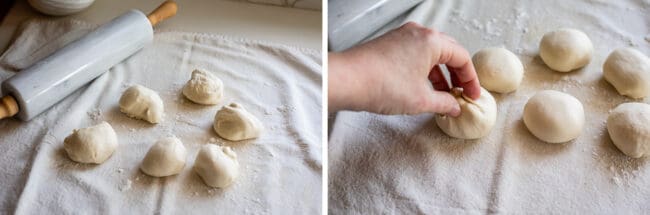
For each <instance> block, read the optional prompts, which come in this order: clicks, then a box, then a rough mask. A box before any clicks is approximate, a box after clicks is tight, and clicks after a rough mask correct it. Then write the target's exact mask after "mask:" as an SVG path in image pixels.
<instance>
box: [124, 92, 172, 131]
mask: <svg viewBox="0 0 650 215" xmlns="http://www.w3.org/2000/svg"><path fill="white" fill-rule="evenodd" d="M120 111H122V113H125V114H126V115H127V116H129V117H133V118H136V119H142V120H146V121H147V122H150V123H159V122H161V121H162V119H163V102H162V99H160V96H158V93H156V91H153V90H151V89H149V88H146V87H143V86H140V85H134V86H132V87H129V89H127V90H126V91H124V93H123V94H122V98H120Z"/></svg>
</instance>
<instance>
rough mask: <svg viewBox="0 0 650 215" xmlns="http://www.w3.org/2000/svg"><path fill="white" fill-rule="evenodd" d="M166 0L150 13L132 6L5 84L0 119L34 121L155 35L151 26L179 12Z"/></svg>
mask: <svg viewBox="0 0 650 215" xmlns="http://www.w3.org/2000/svg"><path fill="white" fill-rule="evenodd" d="M176 9H177V6H176V3H174V2H172V1H166V2H164V3H162V4H161V5H160V6H159V7H158V8H156V9H155V10H154V11H153V12H151V13H150V14H149V15H145V14H143V13H142V12H140V11H138V10H130V11H128V12H126V13H124V14H122V15H121V16H118V17H116V18H115V19H113V20H111V21H110V22H108V23H106V24H104V25H102V26H100V27H99V28H97V29H95V30H94V31H92V32H90V33H88V34H87V35H85V36H83V37H81V38H79V39H78V40H76V41H74V42H71V43H70V44H67V45H66V46H64V47H63V48H61V49H60V50H57V51H56V52H54V53H52V54H51V55H50V56H47V57H45V58H43V59H42V60H40V61H39V62H36V63H35V64H34V65H32V66H30V67H29V68H27V69H25V70H22V71H20V72H18V73H16V75H14V76H12V77H11V78H9V79H7V80H6V81H4V82H3V83H2V93H3V95H4V97H2V99H1V100H0V119H2V118H6V117H11V116H16V117H17V118H19V119H22V120H25V121H27V120H30V119H32V118H34V117H35V116H37V115H38V114H40V113H41V112H43V111H45V110H47V109H48V108H49V107H51V106H52V105H54V104H56V103H57V102H58V101H60V100H62V99H63V98H65V97H66V96H68V95H69V94H71V93H72V92H74V91H75V90H77V89H78V88H80V87H81V86H83V85H85V84H87V83H88V82H90V81H92V80H93V79H95V78H97V77H98V76H99V75H101V74H102V73H104V72H106V71H108V69H110V68H111V67H113V66H114V65H115V64H118V63H119V62H121V61H123V60H124V59H126V58H127V57H129V56H131V55H132V54H134V53H136V52H137V51H139V50H140V49H142V48H143V47H144V46H145V45H146V44H148V43H150V42H151V41H152V40H153V28H152V27H153V26H154V25H156V24H157V23H158V22H160V21H162V20H163V19H165V18H168V17H171V16H173V15H175V14H176Z"/></svg>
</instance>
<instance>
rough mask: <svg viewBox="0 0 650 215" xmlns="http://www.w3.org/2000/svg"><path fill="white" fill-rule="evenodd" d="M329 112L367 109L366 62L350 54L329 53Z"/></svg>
mask: <svg viewBox="0 0 650 215" xmlns="http://www.w3.org/2000/svg"><path fill="white" fill-rule="evenodd" d="M328 58H329V64H328V65H329V71H328V72H329V73H328V75H329V77H328V79H329V80H328V101H329V106H328V107H329V110H328V112H335V111H339V110H365V109H367V108H366V107H365V106H366V103H367V102H366V101H367V100H368V98H366V96H364V95H365V94H367V93H365V92H366V90H367V87H366V86H367V80H365V79H364V78H363V77H364V75H363V74H362V73H363V71H362V68H363V64H364V62H363V61H362V60H361V59H359V56H356V55H354V54H352V53H350V52H339V53H329V54H328Z"/></svg>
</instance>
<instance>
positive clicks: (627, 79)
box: [603, 48, 650, 99]
mask: <svg viewBox="0 0 650 215" xmlns="http://www.w3.org/2000/svg"><path fill="white" fill-rule="evenodd" d="M603 76H605V80H607V82H609V83H610V84H612V85H613V86H614V88H616V90H617V91H618V93H619V94H621V95H624V96H629V97H632V98H637V99H638V98H643V97H646V96H648V94H649V93H650V58H648V57H647V56H645V55H643V53H641V52H639V51H637V50H635V49H633V48H619V49H616V50H615V51H613V52H612V53H611V54H609V57H607V60H605V64H603Z"/></svg>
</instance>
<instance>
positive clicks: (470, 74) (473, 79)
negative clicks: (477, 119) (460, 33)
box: [434, 36, 481, 99]
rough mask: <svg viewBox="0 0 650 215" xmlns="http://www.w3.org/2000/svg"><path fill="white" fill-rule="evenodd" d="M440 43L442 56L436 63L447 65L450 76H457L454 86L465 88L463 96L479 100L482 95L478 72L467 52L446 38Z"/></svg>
mask: <svg viewBox="0 0 650 215" xmlns="http://www.w3.org/2000/svg"><path fill="white" fill-rule="evenodd" d="M441 37H442V36H441ZM439 41H440V43H439V46H440V48H441V51H440V56H439V59H438V60H437V61H436V62H434V63H436V64H445V65H446V66H447V68H448V69H449V72H450V75H451V74H455V75H456V79H457V80H456V83H454V82H452V83H453V84H454V86H455V87H461V88H463V94H465V95H467V96H469V97H470V98H472V99H478V97H479V96H480V95H481V88H480V84H479V81H478V76H477V75H476V70H475V69H474V65H473V64H472V60H471V57H470V55H469V53H468V52H467V50H465V48H463V47H462V46H460V45H458V44H456V43H453V42H450V41H449V40H447V39H444V38H441V39H440V40H439ZM434 60H435V59H434Z"/></svg>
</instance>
